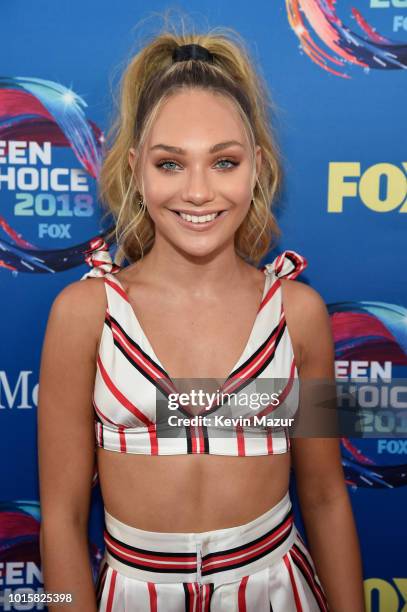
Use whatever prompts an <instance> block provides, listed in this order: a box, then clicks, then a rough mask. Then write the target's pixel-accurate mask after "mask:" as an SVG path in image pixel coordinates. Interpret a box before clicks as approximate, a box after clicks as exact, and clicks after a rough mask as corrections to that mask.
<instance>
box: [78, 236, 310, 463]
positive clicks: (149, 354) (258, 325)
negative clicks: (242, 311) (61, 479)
mask: <svg viewBox="0 0 407 612" xmlns="http://www.w3.org/2000/svg"><path fill="white" fill-rule="evenodd" d="M85 260H86V262H87V263H88V264H89V265H90V266H91V268H92V269H91V270H90V271H89V272H87V273H86V274H84V275H83V276H82V278H81V280H85V279H87V278H89V277H103V279H104V287H105V290H106V298H107V308H106V311H105V320H104V325H103V330H102V334H101V337H100V344H99V349H98V354H97V364H96V375H95V383H94V390H93V396H92V399H93V411H94V423H95V436H96V444H97V446H99V447H103V448H104V449H106V450H110V451H116V452H122V453H136V454H145V455H179V454H188V453H206V454H212V455H232V456H248V455H269V454H275V453H285V452H287V451H288V450H289V449H290V446H291V445H290V436H289V426H290V425H291V424H292V422H293V419H294V416H295V413H296V411H297V409H298V398H299V394H298V371H297V367H296V364H295V360H294V352H293V347H292V343H291V338H290V335H289V332H288V328H287V325H286V321H285V316H284V310H283V303H282V297H281V283H280V281H279V279H280V278H288V279H294V278H296V277H297V276H298V275H299V274H300V273H301V272H302V270H304V268H305V267H306V266H307V261H306V259H305V258H304V257H302V256H301V255H299V254H298V253H296V252H295V251H284V252H283V253H281V254H280V255H278V256H277V257H276V258H275V259H274V261H273V262H272V263H268V264H266V265H265V266H264V267H263V268H262V269H263V271H264V273H265V275H266V278H265V285H264V291H263V297H262V301H261V304H260V306H259V310H258V312H257V316H256V320H255V322H254V325H253V328H252V330H251V333H250V336H249V339H248V341H247V344H246V347H245V348H244V350H243V352H242V354H241V356H240V358H239V359H238V361H237V363H236V364H235V366H234V367H233V368H232V371H231V373H230V374H229V376H228V377H227V378H226V380H225V382H224V383H223V384H222V386H221V388H220V389H218V391H219V392H221V394H223V395H221V394H219V393H218V394H217V395H216V398H213V399H212V403H211V402H209V403H208V404H206V405H205V408H204V409H203V410H201V411H199V413H197V412H195V413H193V412H190V411H189V409H188V408H187V407H185V405H184V404H182V405H181V404H180V403H178V404H177V403H176V402H175V407H174V404H172V408H171V409H170V408H169V406H170V403H169V399H174V398H179V396H178V395H177V387H176V384H175V382H174V380H172V379H171V378H170V376H169V375H168V374H167V372H166V371H165V369H164V367H163V365H162V364H161V363H160V361H159V359H158V358H157V356H156V354H155V353H154V350H153V348H152V346H151V344H150V342H149V340H148V338H147V337H146V335H145V333H144V331H143V329H142V327H141V325H140V323H139V321H138V319H137V317H136V314H135V312H134V309H133V308H132V306H131V304H130V302H129V299H128V296H127V293H126V291H125V290H124V287H123V285H122V284H121V283H120V281H119V279H118V278H117V277H116V273H117V272H118V271H119V270H121V269H122V268H121V267H120V266H118V265H116V264H115V263H113V262H112V259H111V257H110V254H109V249H108V245H107V243H106V242H105V241H104V240H103V239H102V238H96V239H95V240H92V241H91V243H90V248H89V250H88V251H86V257H85ZM265 385H266V386H265ZM271 390H273V391H272V393H273V394H274V395H273V396H272V393H271ZM265 393H266V395H265ZM267 393H268V395H267ZM227 394H230V395H227ZM260 395H263V402H262V403H261V402H260V401H259V396H260ZM213 396H215V394H213ZM205 397H208V396H205ZM224 397H226V400H224ZM276 397H278V402H277V400H276V399H275V398H276ZM228 398H229V399H228ZM230 398H234V399H230ZM242 398H243V400H244V401H242ZM253 398H255V401H254V402H253ZM208 401H209V400H208ZM236 404H238V405H236ZM248 404H249V405H248ZM188 406H191V404H188ZM253 406H254V408H253ZM170 417H171V418H170ZM193 417H195V418H193ZM287 418H291V421H288V420H287Z"/></svg>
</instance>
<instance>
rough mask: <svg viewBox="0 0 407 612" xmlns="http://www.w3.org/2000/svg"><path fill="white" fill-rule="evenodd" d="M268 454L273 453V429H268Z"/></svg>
mask: <svg viewBox="0 0 407 612" xmlns="http://www.w3.org/2000/svg"><path fill="white" fill-rule="evenodd" d="M267 454H268V455H272V454H273V434H272V430H271V429H267Z"/></svg>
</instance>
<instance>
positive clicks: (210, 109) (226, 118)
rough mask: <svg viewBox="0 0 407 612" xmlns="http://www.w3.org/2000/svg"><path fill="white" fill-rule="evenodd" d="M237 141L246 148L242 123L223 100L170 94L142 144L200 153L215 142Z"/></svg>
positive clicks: (195, 93) (207, 94) (204, 94)
mask: <svg viewBox="0 0 407 612" xmlns="http://www.w3.org/2000/svg"><path fill="white" fill-rule="evenodd" d="M228 140H238V141H239V142H241V143H242V144H243V145H244V146H249V141H248V139H247V135H246V131H245V127H244V123H243V121H242V119H241V117H240V115H239V112H238V111H237V109H236V107H235V105H234V103H233V102H232V101H231V100H230V99H229V98H228V97H226V96H224V95H221V94H218V93H215V92H211V91H208V90H203V89H197V88H195V89H186V90H183V91H178V92H176V93H174V94H172V95H171V96H170V97H169V98H168V100H166V101H165V103H164V104H163V105H162V106H161V108H160V109H159V111H158V113H157V115H156V117H155V119H154V122H153V124H152V126H151V129H150V133H149V136H148V138H147V142H146V144H147V145H148V146H154V144H156V143H158V142H160V143H161V142H162V143H165V144H169V145H174V146H180V147H184V148H188V144H190V145H191V146H192V145H193V147H194V149H196V148H202V149H203V150H206V149H209V147H210V146H211V145H213V144H216V143H218V142H223V141H228Z"/></svg>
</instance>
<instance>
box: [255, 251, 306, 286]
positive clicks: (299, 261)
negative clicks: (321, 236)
mask: <svg viewBox="0 0 407 612" xmlns="http://www.w3.org/2000/svg"><path fill="white" fill-rule="evenodd" d="M307 265H308V262H307V260H306V259H305V257H303V256H302V255H300V254H299V253H296V251H283V253H281V254H280V255H277V257H276V258H275V259H274V260H273V261H272V262H271V263H267V264H266V265H265V266H264V271H265V272H266V274H275V276H276V277H277V278H290V279H294V278H297V276H299V274H301V272H302V271H303V270H304V269H305V268H306V267H307Z"/></svg>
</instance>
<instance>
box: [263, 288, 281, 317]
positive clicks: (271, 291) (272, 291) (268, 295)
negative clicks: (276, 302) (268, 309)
mask: <svg viewBox="0 0 407 612" xmlns="http://www.w3.org/2000/svg"><path fill="white" fill-rule="evenodd" d="M278 286H279V283H278V282H277V281H276V282H274V283H273V284H272V285H271V287H270V289H269V290H268V291H267V293H266V295H265V296H264V299H263V301H262V303H261V304H260V307H259V312H260V310H262V308H264V306H265V305H266V304H267V302H269V301H270V300H271V298H272V297H273V295H274V294H275V292H276V291H277V289H278Z"/></svg>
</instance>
